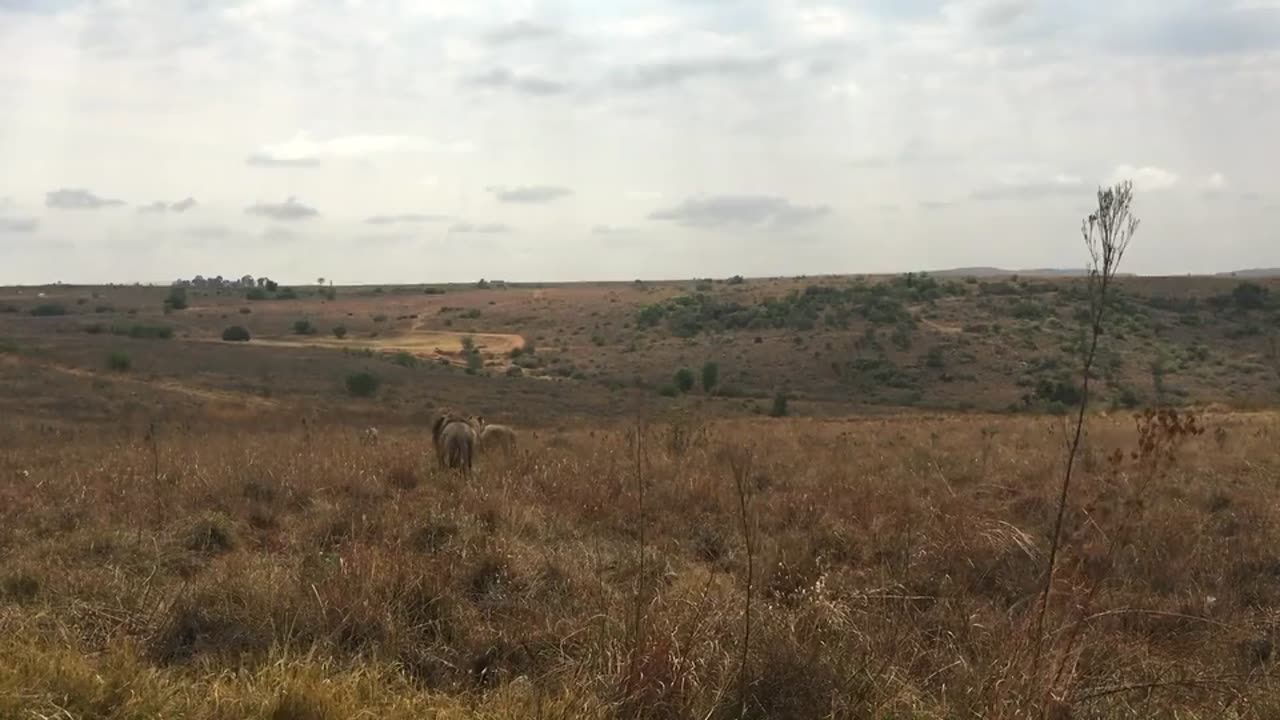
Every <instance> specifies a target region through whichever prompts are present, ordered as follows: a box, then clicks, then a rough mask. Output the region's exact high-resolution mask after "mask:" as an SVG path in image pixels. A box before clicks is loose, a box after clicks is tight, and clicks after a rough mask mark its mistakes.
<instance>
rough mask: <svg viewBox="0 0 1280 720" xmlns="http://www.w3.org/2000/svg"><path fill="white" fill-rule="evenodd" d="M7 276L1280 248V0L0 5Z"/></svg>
mask: <svg viewBox="0 0 1280 720" xmlns="http://www.w3.org/2000/svg"><path fill="white" fill-rule="evenodd" d="M0 57H2V58H4V61H3V62H0V283H19V282H25V283H31V282H38V281H52V280H62V281H66V282H90V281H133V280H141V281H159V280H168V279H172V278H176V277H180V276H184V277H185V276H190V275H193V274H196V273H202V274H206V275H208V274H222V275H227V276H238V275H241V274H245V273H250V274H254V275H260V274H268V275H271V276H273V277H277V278H280V279H282V280H284V281H287V282H299V281H303V280H307V279H311V278H314V277H316V276H325V277H331V278H334V279H335V281H336V282H339V283H342V282H396V281H402V282H409V281H449V280H474V279H476V278H479V277H482V276H483V277H488V278H507V279H513V280H539V279H542V280H570V279H622V280H628V279H632V278H636V277H644V278H661V277H690V276H694V275H699V276H703V275H713V276H726V275H731V274H735V273H741V274H745V275H771V274H786V275H791V274H801V273H804V274H816V273H826V272H851V273H854V272H886V271H904V270H911V269H922V268H944V267H953V266H967V265H999V266H1005V267H1042V266H1080V265H1081V264H1082V262H1083V258H1084V253H1083V250H1082V248H1081V247H1080V242H1079V230H1078V225H1079V220H1080V218H1081V216H1082V215H1083V214H1085V213H1086V212H1087V210H1088V207H1089V204H1090V202H1091V200H1092V194H1093V192H1094V191H1095V190H1096V188H1097V186H1098V184H1100V183H1108V182H1112V181H1114V180H1116V179H1119V178H1126V177H1127V178H1132V179H1133V180H1134V182H1135V185H1136V187H1137V201H1136V203H1137V211H1138V213H1139V214H1140V215H1141V217H1142V219H1143V225H1142V228H1141V229H1140V231H1139V236H1138V238H1137V239H1136V240H1135V243H1134V245H1133V247H1132V248H1131V254H1130V256H1129V257H1128V258H1127V260H1128V266H1127V269H1128V270H1130V271H1135V272H1144V273H1185V272H1202V271H1220V270H1229V269H1235V268H1241V267H1250V266H1280V233H1277V230H1276V229H1277V227H1278V226H1280V225H1278V221H1280V187H1277V180H1276V179H1277V178H1278V177H1280V175H1278V174H1277V168H1278V167H1280V141H1277V139H1276V137H1275V135H1276V131H1275V128H1280V0H1201V1H1199V2H1195V1H1190V0H1073V1H1072V2H1058V1H1056V0H862V1H861V2H839V1H838V0H831V1H828V2H810V1H809V0H651V1H649V2H643V3H642V2H639V1H638V0H609V1H608V2H605V1H603V0H550V1H541V0H494V1H492V2H482V1H481V0H312V1H311V2H301V0H238V1H232V0H228V1H225V2H223V1H215V0H151V1H148V0H0Z"/></svg>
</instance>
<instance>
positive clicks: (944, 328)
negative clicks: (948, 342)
mask: <svg viewBox="0 0 1280 720" xmlns="http://www.w3.org/2000/svg"><path fill="white" fill-rule="evenodd" d="M920 322H921V324H923V325H926V326H928V327H931V328H933V329H934V330H937V331H938V332H940V333H942V334H943V335H959V334H960V333H962V332H964V330H963V329H962V328H958V327H953V326H951V325H941V324H939V323H936V322H934V321H932V320H929V319H928V318H921V319H920Z"/></svg>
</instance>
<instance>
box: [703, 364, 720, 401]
mask: <svg viewBox="0 0 1280 720" xmlns="http://www.w3.org/2000/svg"><path fill="white" fill-rule="evenodd" d="M719 383H720V365H719V363H716V362H712V361H707V362H706V363H704V364H703V365H702V392H704V393H706V394H708V395H710V394H711V393H713V392H715V390H716V385H718V384H719Z"/></svg>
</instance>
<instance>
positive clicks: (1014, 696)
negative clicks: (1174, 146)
mask: <svg viewBox="0 0 1280 720" xmlns="http://www.w3.org/2000/svg"><path fill="white" fill-rule="evenodd" d="M947 282H948V283H951V284H948V285H942V286H934V285H932V284H930V283H929V282H924V283H923V284H921V281H920V280H919V278H901V277H900V278H879V279H870V280H857V279H849V278H822V279H816V278H815V279H803V278H801V279H787V280H781V279H780V280H759V281H757V280H748V281H744V282H717V283H709V282H706V281H704V282H701V283H698V284H697V285H696V286H695V284H694V283H692V282H685V283H658V284H638V283H637V284H633V283H626V284H612V285H607V284H606V285H589V284H587V285H571V286H558V287H545V288H542V287H539V288H534V287H508V288H505V289H478V288H472V287H468V288H463V287H450V288H444V289H443V290H441V289H435V290H434V291H433V292H432V293H430V294H428V293H425V292H424V291H423V288H421V287H418V288H388V289H381V288H375V289H370V288H338V289H337V294H336V297H332V298H331V297H326V296H325V295H324V294H323V293H322V292H320V291H319V289H313V290H303V291H302V292H300V293H299V294H298V296H297V297H295V298H293V299H272V298H268V299H266V300H257V301H248V300H246V298H245V297H244V293H243V292H241V291H237V290H233V289H220V290H217V291H213V290H197V289H192V290H190V291H189V304H188V307H187V308H186V309H180V310H173V311H170V312H164V311H163V310H162V301H163V299H164V297H165V296H166V294H167V293H168V290H167V289H165V288H140V287H109V288H74V287H65V286H53V287H46V288H12V289H4V290H0V309H9V310H10V311H9V312H4V313H0V387H3V388H4V392H3V393H0V718H112V719H116V718H144V717H147V718H149V717H190V718H228V719H229V718H273V719H276V720H304V719H312V718H316V719H328V718H335V719H336V718H357V717H367V718H375V717H376V718H419V717H441V718H472V717H476V718H579V717H588V718H731V717H749V718H980V717H985V718H1025V717H1046V718H1054V719H1055V720H1056V719H1061V718H1146V717H1168V718H1205V719H1208V718H1270V717H1278V716H1280V687H1278V686H1277V684H1276V678H1275V657H1274V655H1275V652H1276V643H1277V642H1278V641H1280V628H1278V627H1277V620H1276V614H1275V608H1276V607H1277V604H1278V603H1280V511H1278V510H1277V508H1280V484H1278V483H1277V478H1280V453H1277V451H1276V448H1277V447H1280V445H1278V443H1280V414H1276V413H1274V412H1272V411H1270V410H1267V409H1259V408H1265V407H1267V406H1269V405H1274V403H1275V400H1276V397H1277V393H1278V392H1280V362H1276V361H1277V360H1278V359H1280V355H1276V349H1275V342H1274V338H1275V331H1276V328H1277V327H1278V326H1277V323H1276V315H1277V311H1278V310H1280V308H1278V307H1277V304H1276V300H1275V298H1273V297H1272V296H1271V295H1270V294H1268V292H1269V291H1268V290H1267V289H1266V286H1265V283H1264V284H1263V285H1258V286H1255V287H1260V288H1263V289H1262V290H1261V291H1258V290H1252V289H1247V290H1245V291H1240V290H1239V287H1240V286H1241V283H1238V282H1236V281H1234V280H1218V279H1195V280H1187V279H1142V278H1132V279H1130V278H1126V279H1124V281H1123V282H1122V283H1121V286H1120V287H1121V289H1122V294H1121V296H1120V298H1121V303H1120V306H1119V307H1120V309H1119V310H1118V311H1117V315H1116V322H1115V323H1114V324H1113V325H1111V326H1109V335H1108V337H1107V338H1106V344H1105V345H1104V354H1103V355H1101V356H1100V358H1101V359H1100V360H1099V371H1098V373H1099V378H1098V382H1097V387H1098V389H1097V394H1096V395H1095V397H1094V403H1093V411H1091V412H1090V413H1089V415H1088V416H1087V426H1086V428H1087V432H1086V435H1085V441H1084V444H1083V449H1082V451H1081V453H1080V456H1079V458H1078V462H1077V464H1076V480H1075V484H1074V486H1073V488H1072V492H1071V494H1070V497H1069V501H1068V503H1067V506H1066V513H1065V518H1064V520H1065V522H1064V533H1063V545H1062V548H1061V551H1060V553H1059V558H1058V572H1057V574H1056V575H1055V577H1056V582H1055V583H1054V585H1053V588H1052V592H1051V593H1050V595H1049V601H1048V603H1047V604H1042V602H1041V598H1042V590H1043V586H1044V582H1045V576H1046V573H1045V569H1046V564H1047V554H1048V552H1049V548H1050V544H1051V538H1052V536H1053V527H1054V521H1055V512H1056V503H1057V493H1058V489H1059V487H1060V484H1061V477H1062V473H1063V469H1064V463H1065V459H1066V455H1067V444H1068V440H1069V438H1068V434H1069V430H1070V423H1069V421H1067V420H1066V419H1064V418H1063V417H1061V416H1059V415H1057V414H1055V413H1059V412H1061V411H1062V410H1063V409H1064V407H1066V406H1069V405H1070V404H1071V403H1070V400H1071V398H1072V395H1071V392H1072V387H1073V386H1072V377H1071V372H1072V368H1074V367H1078V365H1077V364H1075V363H1076V360H1075V357H1076V356H1075V355H1074V354H1073V353H1074V352H1075V351H1074V350H1073V349H1072V347H1071V346H1070V345H1071V341H1072V339H1073V338H1075V337H1077V336H1078V328H1077V327H1075V326H1073V324H1072V317H1073V312H1075V311H1076V310H1077V309H1078V305H1077V304H1078V302H1079V298H1078V296H1077V295H1076V294H1075V291H1074V290H1073V289H1072V287H1073V285H1072V282H1073V281H1070V280H1055V281H1047V280H1035V281H1022V282H1009V281H999V282H1001V283H1003V284H1000V285H997V284H996V281H983V280H977V279H975V280H974V281H973V282H972V283H969V282H966V281H963V280H955V281H947ZM877 286H883V288H882V289H879V290H876V289H872V288H874V287H877ZM811 287H819V288H822V287H826V288H835V289H834V290H822V289H819V290H810V289H809V288H811ZM921 288H924V289H923V290H922V289H921ZM934 290H937V292H936V293H935V292H934ZM806 298H807V299H806ZM82 300H83V302H81V301H82ZM47 304H58V305H59V306H60V307H61V309H62V312H59V313H52V312H51V313H47V314H46V313H42V312H33V311H35V310H36V309H37V308H38V307H40V306H41V305H47ZM655 308H656V309H655ZM245 310H247V312H245ZM299 321H306V323H307V325H306V326H299V325H298V323H299ZM230 325H241V326H244V327H246V329H248V330H249V331H250V333H251V335H252V339H251V340H249V341H248V342H224V341H222V340H221V339H220V336H221V333H222V332H223V330H224V329H225V328H226V327H227V326H230ZM339 325H341V326H343V328H344V329H345V330H346V332H345V333H342V335H343V337H341V338H340V337H338V334H337V333H334V332H332V329H333V328H335V327H337V326H339ZM95 326H96V327H95ZM138 328H140V329H138ZM155 328H165V330H163V331H161V330H155ZM803 328H808V329H803ZM993 328H998V329H993ZM299 330H301V331H299ZM464 337H466V338H469V340H467V341H466V344H465V345H464V341H463V339H462V338H464ZM469 348H475V349H474V351H473V350H471V349H469ZM516 348H519V349H520V350H519V351H518V352H513V351H514V350H515V349H516ZM707 361H715V362H717V363H718V364H719V370H720V377H719V385H718V386H717V387H716V388H714V389H713V390H712V391H711V392H706V391H704V390H703V389H702V388H701V387H700V384H701V383H700V381H699V382H698V383H696V384H695V387H694V389H693V390H692V391H690V392H688V393H682V392H679V391H676V392H671V391H670V388H669V385H670V384H671V383H672V373H673V372H674V371H675V370H676V369H678V368H681V367H687V368H690V369H691V370H692V371H693V372H694V374H695V375H697V374H698V371H699V369H700V368H701V366H702V365H703V363H704V362H707ZM833 363H836V365H838V367H833V365H832V364H833ZM513 368H514V369H513ZM360 374H368V375H370V376H373V377H374V378H376V383H375V384H374V386H373V388H372V390H371V391H370V392H367V393H366V392H364V391H362V390H361V389H360V388H361V385H359V384H358V383H357V384H353V383H352V377H353V376H355V375H360ZM778 397H781V398H785V399H787V400H789V403H788V404H787V409H788V413H787V414H788V415H789V416H788V417H765V415H766V414H767V412H768V411H769V410H770V408H771V407H772V406H773V402H772V401H774V400H775V398H778ZM442 405H450V406H453V407H457V408H461V409H464V410H466V411H467V412H476V413H482V414H484V415H486V416H487V417H488V418H489V419H490V420H491V421H494V422H505V423H510V424H512V425H514V426H515V427H516V428H517V429H518V430H519V432H520V433H521V443H520V448H519V451H518V453H517V454H516V455H515V456H510V457H507V456H500V455H482V456H480V457H479V458H478V459H477V463H476V471H475V473H474V474H473V475H472V476H471V477H469V478H468V477H464V476H462V475H460V474H458V473H457V472H453V471H446V470H442V469H439V468H438V467H437V466H436V462H435V460H434V457H433V456H432V455H431V448H430V439H429V433H428V430H427V427H428V423H429V421H430V418H431V416H432V414H433V413H434V412H435V411H436V410H437V408H439V407H440V406H442ZM1151 405H1158V406H1160V407H1163V408H1166V409H1164V410H1162V411H1160V412H1159V413H1147V412H1144V411H1143V408H1144V407H1146V406H1151ZM774 409H776V407H775V408H774ZM1009 410H1017V412H1008V411H1009ZM992 411H1004V412H992ZM778 414H781V413H778ZM369 425H376V426H377V427H378V428H379V429H380V434H379V438H380V439H379V442H378V443H377V444H376V445H369V444H365V443H362V442H361V436H360V433H361V430H363V429H364V428H365V427H367V426H369ZM1042 607H1043V608H1045V611H1044V613H1043V618H1044V620H1043V624H1041V622H1040V618H1041V608H1042Z"/></svg>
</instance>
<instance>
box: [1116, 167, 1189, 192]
mask: <svg viewBox="0 0 1280 720" xmlns="http://www.w3.org/2000/svg"><path fill="white" fill-rule="evenodd" d="M1124 180H1132V181H1133V186H1134V187H1135V188H1136V189H1138V190H1146V191H1157V190H1168V189H1169V188H1172V187H1174V186H1175V185H1177V184H1178V176H1177V174H1175V173H1173V172H1171V171H1169V170H1165V169H1164V168H1159V167H1151V166H1144V167H1134V166H1133V165H1120V166H1119V167H1117V168H1116V169H1115V172H1113V173H1112V174H1111V179H1110V182H1111V183H1112V184H1114V183H1118V182H1122V181H1124Z"/></svg>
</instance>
